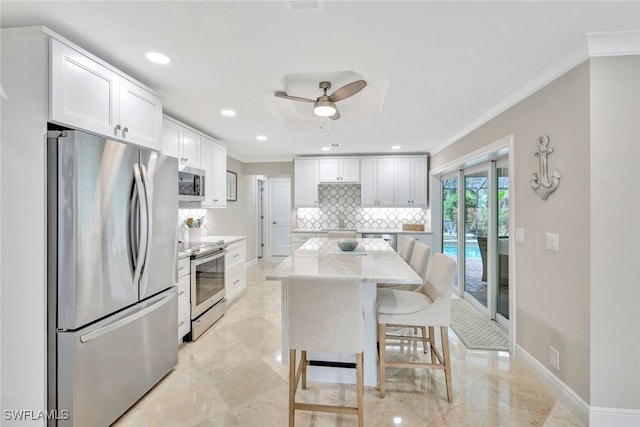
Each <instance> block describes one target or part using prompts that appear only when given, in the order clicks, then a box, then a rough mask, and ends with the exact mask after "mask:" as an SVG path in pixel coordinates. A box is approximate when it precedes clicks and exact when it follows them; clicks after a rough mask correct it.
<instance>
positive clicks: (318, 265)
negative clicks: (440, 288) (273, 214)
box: [266, 237, 422, 284]
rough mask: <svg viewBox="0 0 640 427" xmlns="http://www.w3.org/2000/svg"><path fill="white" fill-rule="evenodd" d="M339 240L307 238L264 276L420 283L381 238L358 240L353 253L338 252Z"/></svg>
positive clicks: (268, 277) (417, 276)
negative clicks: (298, 275)
mask: <svg viewBox="0 0 640 427" xmlns="http://www.w3.org/2000/svg"><path fill="white" fill-rule="evenodd" d="M338 240H339V239H327V238H320V237H316V238H312V239H309V240H308V241H307V242H306V243H305V244H304V245H302V246H301V247H300V248H299V249H298V250H297V251H295V252H294V253H293V255H291V256H290V257H288V258H286V259H285V260H284V261H282V262H281V263H280V264H279V265H278V266H277V267H276V268H275V269H274V270H272V271H271V272H270V273H269V275H267V277H266V279H267V280H285V279H286V278H287V277H288V276H291V275H294V274H296V275H297V274H305V275H342V276H359V277H362V279H363V281H366V282H373V283H396V284H422V279H421V278H420V276H419V275H418V274H417V273H416V272H415V271H414V270H413V269H412V268H411V267H410V266H409V264H407V263H406V262H405V261H404V260H403V259H402V258H401V257H400V255H398V254H397V253H396V252H395V251H394V250H393V249H391V247H389V245H388V244H387V243H386V242H385V241H384V240H382V239H357V240H358V242H359V244H358V248H356V251H354V252H353V253H349V252H343V251H340V250H339V248H338V247H337V241H338ZM360 248H361V249H360ZM358 249H360V250H358ZM362 250H364V253H362Z"/></svg>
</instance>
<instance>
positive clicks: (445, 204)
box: [442, 172, 459, 293]
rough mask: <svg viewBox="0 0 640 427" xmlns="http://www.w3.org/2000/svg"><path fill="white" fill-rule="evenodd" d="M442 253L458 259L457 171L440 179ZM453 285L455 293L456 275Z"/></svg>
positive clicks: (456, 288)
mask: <svg viewBox="0 0 640 427" xmlns="http://www.w3.org/2000/svg"><path fill="white" fill-rule="evenodd" d="M442 253H444V254H445V255H447V256H449V257H451V258H453V259H454V260H455V261H456V262H458V263H459V261H458V173H457V172H456V173H455V174H453V175H448V176H446V177H443V179H442ZM453 286H454V288H455V290H456V292H457V293H459V290H458V275H457V274H456V278H455V281H454V282H453Z"/></svg>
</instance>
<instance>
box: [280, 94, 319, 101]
mask: <svg viewBox="0 0 640 427" xmlns="http://www.w3.org/2000/svg"><path fill="white" fill-rule="evenodd" d="M273 95H274V96H277V97H278V98H284V99H290V100H292V101H302V102H311V103H313V102H316V100H315V99H309V98H301V97H299V96H291V95H287V93H286V92H276V93H274V94H273Z"/></svg>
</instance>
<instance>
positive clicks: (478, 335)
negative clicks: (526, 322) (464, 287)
mask: <svg viewBox="0 0 640 427" xmlns="http://www.w3.org/2000/svg"><path fill="white" fill-rule="evenodd" d="M451 328H452V329H453V330H454V332H455V333H456V335H458V337H460V339H461V340H462V342H463V343H464V345H466V346H467V348H469V349H473V350H499V351H508V350H509V338H507V334H505V333H504V331H503V330H502V329H500V327H499V326H498V325H496V324H494V322H492V321H490V320H489V319H487V318H486V317H484V316H483V315H482V314H480V313H478V311H477V310H476V309H474V308H473V307H472V306H471V304H469V303H468V302H466V301H465V300H463V299H461V298H456V299H452V300H451Z"/></svg>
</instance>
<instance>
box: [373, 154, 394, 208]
mask: <svg viewBox="0 0 640 427" xmlns="http://www.w3.org/2000/svg"><path fill="white" fill-rule="evenodd" d="M377 182H378V206H393V202H394V200H393V158H392V157H389V158H379V159H378V176H377Z"/></svg>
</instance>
